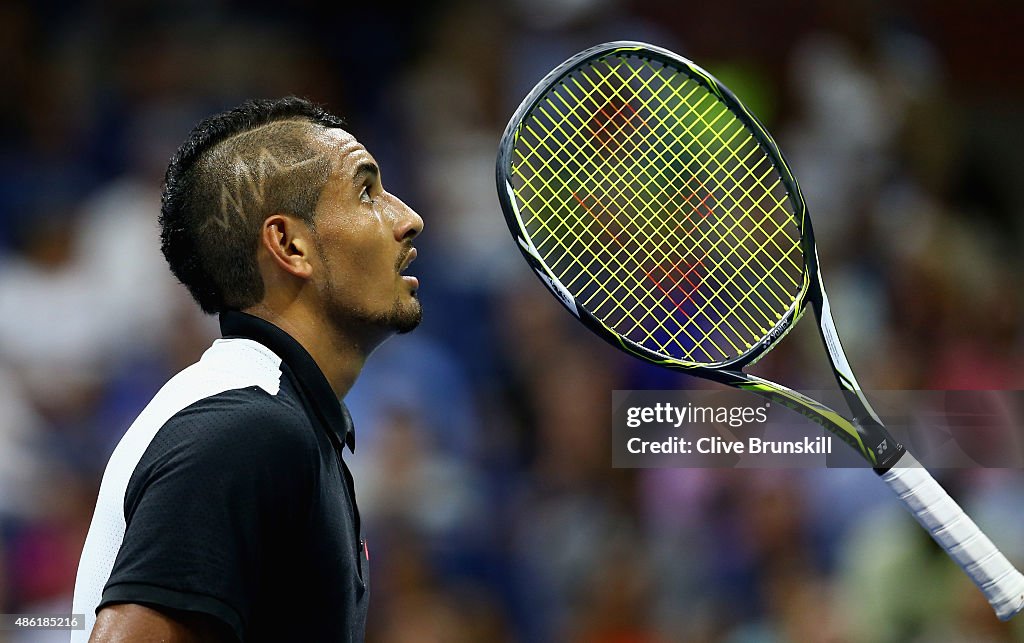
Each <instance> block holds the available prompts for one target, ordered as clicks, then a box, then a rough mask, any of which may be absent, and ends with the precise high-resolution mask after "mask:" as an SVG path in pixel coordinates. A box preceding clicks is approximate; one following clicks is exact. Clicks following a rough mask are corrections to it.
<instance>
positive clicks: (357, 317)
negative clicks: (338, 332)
mask: <svg viewBox="0 0 1024 643" xmlns="http://www.w3.org/2000/svg"><path fill="white" fill-rule="evenodd" d="M313 234H314V237H313V239H314V243H315V244H316V247H317V251H318V252H319V253H320V257H321V258H322V260H323V262H324V266H326V267H327V270H326V273H327V279H326V281H325V282H324V293H323V294H324V301H325V302H326V304H327V311H326V312H327V316H328V318H329V319H330V321H331V322H332V324H333V325H335V326H337V327H338V328H372V329H376V330H377V331H383V332H385V333H396V334H398V335H404V334H406V333H408V332H411V331H412V330H414V329H415V328H416V327H417V326H419V325H420V322H421V321H423V307H422V306H421V305H420V300H419V299H417V297H416V295H415V293H414V294H412V295H410V299H411V301H410V302H409V303H408V304H403V303H402V295H395V300H394V302H393V303H392V304H391V308H390V310H387V311H384V312H371V311H367V310H361V309H358V308H353V307H352V306H351V304H346V302H343V301H340V300H339V299H338V297H337V296H336V289H335V288H334V280H333V279H332V278H331V270H330V266H329V263H330V262H329V261H328V259H327V255H326V254H325V253H324V250H323V245H322V244H321V242H320V235H319V234H317V233H316V229H315V228H314V230H313ZM400 263H401V260H399V262H398V264H400ZM398 264H396V267H395V270H396V271H397V270H398V269H399V268H398Z"/></svg>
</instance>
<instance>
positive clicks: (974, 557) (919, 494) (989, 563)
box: [882, 453, 1024, 621]
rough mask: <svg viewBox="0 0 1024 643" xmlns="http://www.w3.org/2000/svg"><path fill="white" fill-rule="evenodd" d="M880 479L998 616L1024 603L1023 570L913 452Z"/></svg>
mask: <svg viewBox="0 0 1024 643" xmlns="http://www.w3.org/2000/svg"><path fill="white" fill-rule="evenodd" d="M882 480H884V481H885V483H886V484H888V485H889V487H890V488H891V489H892V490H893V491H895V492H896V495H898V496H899V498H900V500H901V501H903V504H904V505H906V507H907V509H909V510H910V513H912V514H914V517H915V518H917V522H919V523H921V526H922V527H924V528H925V529H927V530H928V533H930V534H931V535H932V538H934V539H935V542H937V543H939V545H941V546H942V548H943V549H945V550H946V553H947V554H949V556H950V558H952V559H953V560H955V561H956V562H957V564H958V565H960V567H962V568H963V570H964V571H965V572H967V575H968V576H970V577H971V580H973V581H974V584H975V585H977V586H978V588H979V589H981V591H982V592H983V593H984V594H985V598H987V599H988V602H989V603H990V604H991V605H992V609H994V610H995V612H996V616H998V617H999V619H1000V620H1003V621H1007V620H1009V619H1010V618H1012V617H1013V616H1014V615H1015V614H1017V613H1018V612H1020V611H1021V609H1024V575H1021V573H1020V572H1019V571H1017V569H1016V568H1014V566H1013V565H1012V564H1011V563H1010V561H1008V560H1006V556H1004V555H1003V553H1002V552H1000V551H999V550H998V549H996V546H995V545H993V544H992V541H991V540H989V539H988V536H986V535H985V534H983V533H982V532H981V530H980V529H978V526H977V525H975V524H974V521H973V520H971V519H970V518H969V517H968V516H967V514H966V513H964V510H963V509H961V508H960V505H958V504H956V501H955V500H953V499H952V498H950V497H949V494H948V493H946V490H945V489H943V488H942V487H941V486H939V483H938V482H936V481H935V478H933V477H932V475H931V474H930V473H928V471H927V470H925V468H924V467H922V466H921V465H920V463H918V461H917V460H916V459H915V458H914V456H912V455H910V453H904V454H903V457H901V458H900V459H899V461H898V462H897V463H896V466H894V467H893V468H892V469H889V470H888V471H887V472H885V473H883V474H882Z"/></svg>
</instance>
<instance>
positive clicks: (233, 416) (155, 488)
mask: <svg viewBox="0 0 1024 643" xmlns="http://www.w3.org/2000/svg"><path fill="white" fill-rule="evenodd" d="M221 331H222V333H223V335H224V337H223V338H222V339H218V340H217V341H215V342H214V343H213V345H212V346H211V347H210V348H209V349H208V350H207V351H206V352H205V353H204V354H203V356H202V359H200V360H199V362H198V363H196V364H193V365H192V366H190V367H188V368H186V369H185V370H183V371H182V372H181V373H179V374H178V375H176V376H175V377H174V378H172V379H171V380H170V381H169V382H168V383H167V384H166V385H164V387H163V388H162V389H161V390H160V392H159V393H157V395H156V397H155V398H153V401H152V402H150V403H149V405H148V406H147V407H146V408H145V410H143V412H142V413H141V414H140V415H139V417H138V419H136V421H135V423H134V424H132V426H131V428H129V429H128V432H127V433H126V434H125V435H124V437H123V438H122V439H121V442H120V443H119V444H118V446H117V448H116V449H115V450H114V453H113V455H112V456H111V457H110V462H109V463H108V464H107V468H106V471H105V472H104V474H103V482H102V484H101V486H100V492H99V499H98V500H97V503H96V512H95V514H94V515H93V519H92V525H91V526H90V528H89V535H88V537H87V538H86V541H85V549H84V551H83V552H82V560H81V562H80V564H79V568H78V578H77V580H76V582H75V597H74V607H73V613H76V614H83V613H84V614H85V618H86V628H85V631H84V632H83V631H78V632H75V633H73V635H72V638H71V640H72V642H76V641H86V640H88V638H89V634H90V632H91V630H92V627H93V625H94V623H95V619H96V612H97V611H98V610H99V609H100V608H102V607H104V606H106V605H111V604H115V603H139V604H142V605H152V606H157V607H166V608H172V609H179V610H191V611H196V612H202V613H205V614H209V615H210V616H213V617H215V618H217V619H219V620H220V621H222V622H223V623H225V624H226V625H227V626H228V627H229V628H230V629H231V630H233V631H234V632H235V634H236V635H237V637H238V639H239V640H240V641H247V642H248V641H332V642H333V641H362V640H363V637H364V631H365V625H366V607H367V601H368V599H369V586H368V581H369V577H368V569H367V562H368V561H367V554H366V548H365V546H364V544H363V542H362V541H361V540H360V538H359V536H360V534H359V513H358V510H357V509H356V505H355V495H354V490H353V486H352V477H351V475H350V474H349V471H348V468H347V467H346V465H345V463H344V461H343V460H342V449H343V446H344V445H348V447H349V449H353V448H354V446H355V436H354V433H353V430H352V422H351V419H350V418H349V415H348V411H347V410H346V409H345V407H344V405H343V404H342V403H341V402H340V401H339V400H338V398H337V397H336V396H335V395H334V391H333V390H332V389H331V387H330V385H329V384H328V382H327V379H326V378H325V377H324V375H323V373H322V372H321V371H320V369H319V368H318V367H317V365H316V362H314V361H313V358H312V357H310V355H309V354H308V353H307V352H306V351H305V349H303V348H302V346H301V345H300V344H299V343H298V342H296V341H295V340H294V339H292V338H291V337H290V336H289V335H288V334H286V333H285V332H284V331H282V330H280V329H279V328H277V327H276V326H274V325H272V324H270V323H268V322H266V321H263V320H261V319H258V318H256V317H253V316H250V315H246V314H243V313H237V312H229V313H225V314H223V315H222V316H221Z"/></svg>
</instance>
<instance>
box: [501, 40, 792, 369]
mask: <svg viewBox="0 0 1024 643" xmlns="http://www.w3.org/2000/svg"><path fill="white" fill-rule="evenodd" d="M511 175H512V184H513V193H514V196H515V199H516V201H517V205H518V208H519V211H520V216H521V218H522V221H523V224H524V226H525V227H526V231H527V234H529V235H530V238H531V240H532V241H533V243H534V246H535V247H536V248H537V250H538V252H539V253H540V255H541V257H542V259H543V260H544V262H545V264H546V265H547V266H548V268H549V269H550V270H551V272H552V274H554V275H555V276H556V277H557V278H558V280H559V281H560V282H561V283H562V284H563V285H564V286H565V287H566V289H567V290H568V291H569V292H570V293H571V294H572V295H573V296H574V297H575V298H576V299H577V301H580V302H581V303H582V304H583V305H584V306H585V307H586V308H587V310H589V311H590V312H591V313H592V314H593V315H594V316H595V317H596V318H597V319H599V320H600V321H601V322H602V323H603V324H605V325H606V326H607V327H609V328H610V329H612V330H613V331H615V332H616V333H618V334H619V335H621V336H623V337H626V338H628V339H630V340H632V341H634V342H636V343H637V344H640V345H641V346H644V347H645V348H648V349H649V350H652V351H655V352H657V353H660V354H663V355H667V356H670V357H673V358H675V359H678V360H681V361H685V362H690V363H696V364H714V363H719V362H722V361H727V360H729V359H732V358H735V357H737V356H739V355H742V354H744V353H746V352H747V351H748V350H749V349H750V348H752V347H753V346H754V345H756V344H757V343H758V342H760V341H761V340H762V339H763V338H764V337H765V336H766V335H767V334H768V333H769V332H770V331H771V329H772V328H774V327H775V325H776V324H777V323H778V322H779V321H780V320H781V319H782V318H783V316H785V314H786V312H787V311H788V310H789V309H790V307H791V306H792V304H793V302H794V300H795V299H796V297H798V296H799V293H800V290H801V288H802V284H803V256H802V251H801V247H800V231H799V229H798V227H797V225H796V223H795V221H794V219H793V206H792V203H791V201H790V197H789V194H788V192H787V190H786V187H785V185H784V184H783V183H782V179H781V177H780V175H779V172H778V171H777V169H776V168H775V165H774V163H773V162H772V161H771V160H770V158H769V157H768V156H767V155H766V154H765V151H764V148H763V147H762V145H761V143H760V142H759V141H758V139H757V138H756V137H755V136H754V134H753V133H752V132H751V131H750V130H749V129H748V128H747V126H746V125H745V124H744V123H743V121H742V120H740V119H739V118H738V117H737V116H736V115H735V114H734V113H733V112H732V111H730V109H729V108H728V106H727V105H726V104H725V102H724V101H723V100H722V99H721V97H719V96H718V95H717V94H716V93H714V92H713V91H711V90H710V89H709V87H708V85H706V84H705V83H704V82H703V81H701V80H695V79H694V78H692V77H691V76H690V75H689V74H687V73H683V72H682V71H680V70H678V69H675V68H673V67H670V66H666V65H662V64H661V63H658V62H652V61H650V60H646V59H642V58H639V57H637V56H635V55H628V54H627V55H621V54H620V55H615V56H609V57H606V58H604V59H601V60H597V61H592V62H591V63H589V64H588V65H585V66H583V67H581V68H578V69H577V70H575V71H573V72H572V73H570V74H569V75H568V76H566V77H564V78H563V79H562V81H561V82H560V83H559V84H558V85H556V86H555V87H553V88H552V89H550V90H549V91H548V92H547V93H546V94H545V95H543V96H542V97H541V98H540V100H539V101H538V102H537V103H536V105H535V107H534V108H533V110H532V111H531V112H530V113H529V114H528V115H527V116H526V117H525V118H524V119H523V123H522V126H521V127H520V129H519V132H518V136H517V139H516V141H515V145H514V149H513V155H512V163H511Z"/></svg>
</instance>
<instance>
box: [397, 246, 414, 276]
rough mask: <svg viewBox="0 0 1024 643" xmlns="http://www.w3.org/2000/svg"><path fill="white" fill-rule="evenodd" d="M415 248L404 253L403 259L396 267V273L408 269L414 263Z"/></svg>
mask: <svg viewBox="0 0 1024 643" xmlns="http://www.w3.org/2000/svg"><path fill="white" fill-rule="evenodd" d="M416 255H417V252H416V248H409V251H408V252H406V253H405V258H404V259H402V261H401V262H400V263H399V265H398V272H399V273H402V272H405V270H406V269H407V268H408V267H409V264H411V263H412V262H413V261H416Z"/></svg>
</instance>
